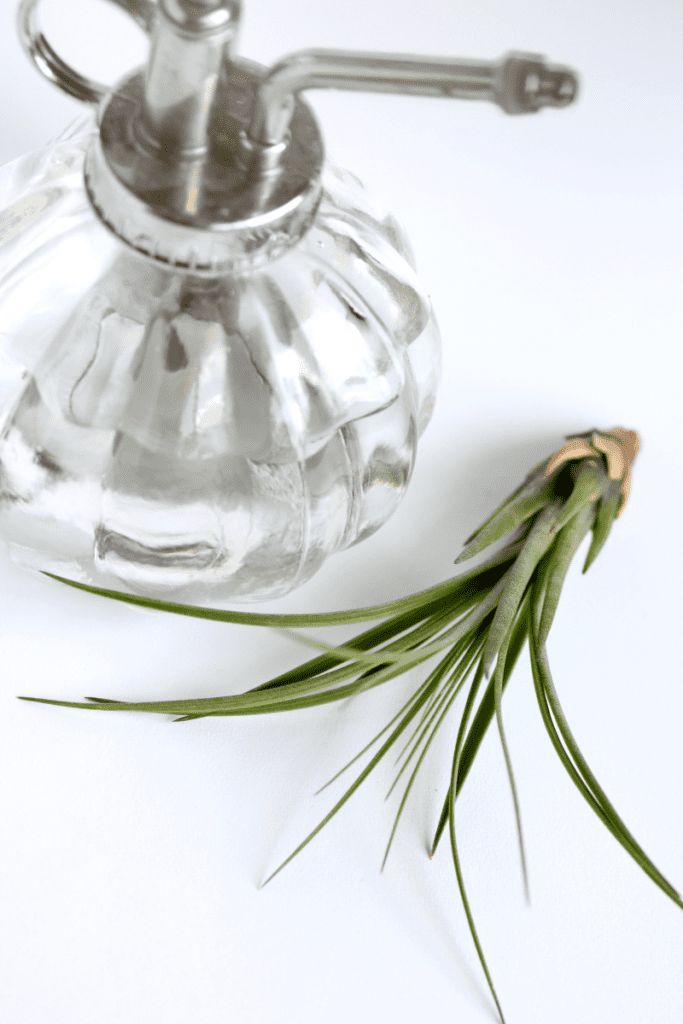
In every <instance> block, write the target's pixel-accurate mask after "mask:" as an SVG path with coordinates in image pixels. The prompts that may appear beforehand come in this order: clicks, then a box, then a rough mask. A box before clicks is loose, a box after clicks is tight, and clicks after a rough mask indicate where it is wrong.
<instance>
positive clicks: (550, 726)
mask: <svg viewBox="0 0 683 1024" xmlns="http://www.w3.org/2000/svg"><path fill="white" fill-rule="evenodd" d="M639 447H640V442H639V438H638V435H637V434H636V433H635V431H632V430H624V429H623V428H621V427H615V428H614V429H613V430H607V431H599V430H591V431H588V432H587V433H585V434H579V435H576V436H573V437H570V438H568V439H567V443H566V444H565V445H563V447H562V448H560V450H559V451H557V452H555V454H554V455H552V456H551V457H550V458H548V459H547V460H545V461H544V462H542V463H541V464H540V465H538V466H536V467H535V469H533V470H532V471H531V473H530V474H529V475H528V476H527V478H526V479H525V480H524V482H523V483H522V485H521V486H520V487H519V488H518V489H517V490H516V491H515V492H514V493H513V494H511V495H510V497H509V498H508V499H507V500H506V501H505V502H503V504H502V505H501V506H500V507H499V508H498V509H497V510H496V511H495V512H494V513H493V515H492V516H490V518H489V519H487V520H486V522H485V523H483V524H482V525H481V526H480V527H479V529H478V530H476V531H475V532H474V533H473V534H472V536H471V537H469V538H468V540H467V541H466V544H465V548H464V550H463V552H462V554H461V555H460V556H459V558H457V559H456V563H461V562H464V561H466V560H467V559H469V558H472V557H474V556H475V555H479V554H480V553H481V552H484V551H485V549H487V548H489V547H490V546H491V545H494V544H497V542H499V541H504V543H503V546H502V547H499V548H498V549H497V550H495V552H494V553H493V554H491V555H490V557H488V558H487V559H486V560H485V561H482V562H481V563H480V564H478V565H477V566H476V568H474V569H471V570H470V571H469V572H465V573H463V574H460V575H458V576H456V577H454V578H452V579H449V580H447V581H446V582H444V583H440V584H438V585H437V586H434V587H431V588H430V589H429V590H424V591H421V592H420V593H417V594H412V595H410V596H409V597H404V598H402V599H400V600H398V601H393V602H391V603H389V604H384V605H376V606H374V607H369V608H362V609H357V610H355V611H342V612H333V613H326V614H318V615H268V614H259V613H244V612H227V611H220V610H216V609H210V608H196V607H193V606H189V605H180V604H171V603H167V602H163V601H155V600H150V599H147V598H141V597H134V596H131V595H128V594H121V593H117V592H114V591H108V590H102V589H99V588H96V587H89V586H85V585H83V584H78V583H73V582H72V583H71V586H75V587H78V588H79V589H81V590H88V591H91V592H92V593H95V594H101V595H104V596H107V597H110V598H114V599H115V600H117V601H124V602H127V603H129V604H136V605H142V606H143V607H146V608H156V609H160V610H163V611H167V612H173V613H175V614H179V615H189V616H196V617H200V618H205V619H213V620H217V621H221V622H232V623H240V624H252V625H261V626H276V627H279V628H281V629H287V630H288V631H291V629H292V628H293V627H311V626H315V627H318V626H329V625H340V624H345V623H354V622H363V621H373V620H379V621H378V624H377V625H374V626H372V628H370V629H368V630H366V631H365V632H363V633H360V634H359V635H358V636H356V637H354V638H353V639H352V640H350V641H348V642H346V643H344V644H340V645H337V646H334V647H332V646H329V645H327V644H325V643H321V642H318V641H316V640H312V639H311V638H310V637H299V639H302V640H304V641H305V642H306V643H308V644H313V645H314V646H316V647H320V648H322V649H323V650H324V653H322V654H319V655H318V656H317V657H315V658H313V659H312V660H311V661H308V662H306V663H305V664H303V665H300V666H299V667H298V668H295V669H292V670H291V671H288V672H285V673H283V674H282V675H279V676H277V677H276V678H274V679H271V680H270V681H269V682H267V683H264V684H262V685H261V686H258V687H256V688H254V689H252V690H249V691H248V692H246V693H243V694H239V695H236V696H230V697H209V698H205V699H199V700H172V701H153V702H142V703H129V702H125V701H112V700H105V699H102V698H96V697H89V698H87V703H74V702H69V701H57V700H42V701H41V702H42V703H47V704H60V705H64V706H67V707H78V708H89V709H90V710H99V711H147V712H157V713H161V714H174V715H179V716H181V717H180V719H178V720H182V721H187V720H188V719H195V718H201V717H206V716H218V715H253V714H263V713H265V712H271V711H288V710H291V709H294V708H304V707H310V706H313V705H316V704H324V703H327V702H330V701H336V700H342V699H344V698H346V697H350V696H354V695H356V694H359V693H362V692H363V691H365V690H369V689H371V688H372V687H375V686H379V685H381V684H383V683H386V682H388V681H389V680H390V679H394V678H396V677H397V676H400V675H402V674H403V673H405V672H406V671H407V670H408V669H411V668H414V667H415V666H417V665H420V664H421V663H422V662H426V661H428V660H429V659H432V658H434V657H435V656H437V655H441V656H442V657H441V659H440V660H439V661H438V663H437V664H436V667H435V668H433V669H432V671H431V672H430V674H429V675H428V677H427V678H426V679H425V680H424V681H423V682H422V683H420V684H419V685H417V687H416V689H415V692H414V693H413V695H412V696H411V697H410V699H409V700H408V701H407V702H406V704H405V705H404V706H403V707H402V708H401V709H400V711H399V712H398V713H397V714H396V715H395V716H394V718H392V720H391V721H390V722H389V723H388V724H387V726H386V727H385V728H384V729H383V730H382V731H381V732H380V733H379V734H378V735H377V736H376V737H375V738H374V739H373V740H372V741H371V742H370V743H369V744H368V745H367V746H366V747H365V748H364V749H363V750H362V751H361V753H360V754H359V755H358V756H357V757H356V758H354V759H353V761H351V762H350V764H349V765H347V766H346V768H349V767H350V765H351V764H353V763H354V762H355V761H357V760H358V759H359V758H360V757H361V756H362V755H363V754H366V753H368V752H369V751H371V750H372V749H373V747H375V746H376V745H378V744H379V747H378V749H377V750H376V752H375V753H374V754H373V755H372V756H369V760H368V763H367V764H366V766H365V767H364V768H363V770H362V771H361V772H360V773H359V774H358V776H357V777H356V779H355V780H354V782H353V783H352V785H350V786H349V788H348V789H347V790H346V792H345V793H344V795H343V796H342V797H341V799H340V800H338V801H337V803H336V804H335V805H334V807H333V808H332V810H331V811H330V812H329V814H327V816H326V817H325V818H324V819H323V820H322V821H321V822H320V824H319V825H318V827H317V828H316V829H315V830H314V831H313V832H311V834H310V835H309V836H308V837H307V838H306V839H304V841H303V842H302V843H301V844H300V845H299V846H298V847H297V849H296V850H294V852H293V853H292V854H291V855H290V856H289V857H288V858H287V859H286V860H285V861H284V862H283V863H282V864H281V865H280V867H279V868H277V870H276V871H275V872H274V873H273V874H272V875H271V876H270V878H272V877H274V875H275V874H277V873H278V872H279V871H280V870H282V868H283V867H284V866H285V864H287V863H288V862H289V861H290V860H291V859H292V858H293V857H294V856H296V854H298V853H299V852H300V851H301V850H302V849H303V848H304V847H305V846H306V845H307V844H308V843H309V842H310V841H311V839H313V837H314V836H315V835H316V834H317V833H318V832H319V831H320V829H321V828H323V826H324V825H325V824H327V822H328V821H330V819H331V818H332V817H333V816H334V815H335V814H336V813H337V811H339V810H340V808H341V807H342V806H343V805H344V804H345V803H346V801H347V800H348V799H349V797H350V796H351V795H352V794H353V793H354V792H355V790H356V789H358V787H359V786H360V785H361V783H362V782H363V781H364V780H365V779H366V778H367V777H368V775H369V774H370V772H371V771H372V770H373V769H374V768H375V767H376V766H377V765H378V764H379V762H380V761H381V760H382V758H383V757H384V756H385V755H386V754H387V752H388V751H389V750H390V749H391V748H392V747H393V746H394V744H396V743H397V742H398V741H399V740H400V739H402V740H403V742H404V746H403V749H402V752H401V754H400V756H399V761H402V765H401V768H400V770H399V772H398V776H397V779H396V781H395V783H394V785H396V783H397V782H398V781H399V779H401V778H404V780H405V787H404V792H403V796H402V798H401V801H400V804H399V808H398V812H397V814H396V819H395V822H394V826H393V829H392V831H391V835H390V837H389V841H388V844H387V851H386V853H387V854H388V852H389V849H390V847H391V844H392V841H393V839H394V835H395V833H396V828H397V825H398V822H399V820H400V817H401V814H402V812H403V809H404V807H405V805H406V800H407V798H408V795H409V793H410V791H411V788H412V786H413V783H414V781H415V778H416V775H417V773H418V771H419V769H420V766H421V764H422V762H423V760H424V758H425V755H426V753H427V751H428V749H429V747H430V745H431V743H432V741H433V739H434V737H435V735H436V733H437V732H438V730H439V729H440V728H441V727H442V725H443V723H444V721H445V719H446V716H447V715H448V713H449V711H450V710H451V708H452V707H453V704H454V701H455V699H456V697H457V696H458V694H459V693H460V691H461V690H463V688H465V687H466V684H467V682H468V680H469V685H468V688H467V695H466V698H465V704H464V709H463V711H462V714H461V717H460V723H459V727H458V730H457V737H456V741H455V749H454V751H453V760H452V764H451V769H450V775H449V781H448V791H447V793H446V798H445V801H444V804H443V809H442V811H441V815H440V817H439V821H438V825H437V827H436V832H435V835H434V841H433V843H432V851H431V852H432V856H433V855H434V852H435V851H436V848H437V845H438V843H439V840H440V839H441V837H442V835H443V833H444V832H445V831H446V829H447V830H448V834H449V837H450V846H451V852H452V857H453V864H454V866H455V872H456V876H457V881H458V886H459V889H460V894H461V897H462V901H463V905H464V909H465V913H466V915H467V920H468V923H469V927H470V931H471V934H472V938H473V940H474V944H475V946H476V949H477V953H478V956H479V959H480V962H481V965H482V968H483V970H484V973H485V975H486V979H487V982H488V985H489V988H490V990H491V993H492V995H493V998H494V1000H495V1003H496V1006H497V1008H498V1011H499V1013H500V1015H501V1019H503V1014H502V1010H501V1007H500V1003H499V1001H498V997H497V995H496V991H495V988H494V985H493V981H492V979H491V975H490V973H489V970H488V967H487V964H486V960H485V958H484V954H483V950H482V947H481V944H480V942H479V937H478V935H477V931H476V928H475V925H474V920H473V917H472V913H471V910H470V906H469V902H468V899H467V895H466V892H465V885H464V881H463V876H462V871H461V867H460V860H459V855H458V845H457V842H456V830H455V802H456V798H457V796H458V794H459V792H460V791H461V789H462V786H463V784H464V782H465V779H466V778H467V775H468V772H469V770H470V768H471V767H472V763H473V761H474V759H475V757H476V754H477V751H478V750H479V746H480V744H481V741H482V739H483V737H484V734H485V732H486V730H487V728H488V726H489V725H490V723H491V722H492V720H493V718H494V716H495V718H496V722H497V726H498V731H499V734H500V739H501V743H502V747H503V752H504V755H505V761H506V765H507V771H508V775H509V779H510V784H511V789H512V796H513V801H514V806H515V814H516V818H517V830H518V836H519V841H520V852H521V857H522V869H523V874H524V879H525V886H526V868H525V861H524V848H523V843H522V835H521V828H520V819H519V809H518V805H517V796H516V790H515V785H514V778H513V774H512V767H511V764H510V758H509V754H508V748H507V743H506V739H505V732H504V729H503V720H502V715H501V700H502V695H503V691H504V690H505V687H506V686H507V684H508V681H509V679H510V676H511V674H512V671H513V668H514V666H515V663H516V661H517V658H518V657H519V654H520V652H521V650H522V648H523V647H524V644H525V643H526V642H528V645H529V654H530V659H531V669H532V674H533V681H534V687H535V691H536V697H537V699H538V705H539V708H540V711H541V716H542V719H543V723H544V725H545V728H546V730H547V732H548V735H549V737H550V739H551V742H552V744H553V746H554V748H555V750H556V751H557V754H558V756H559V758H560V760H561V761H562V764H563V765H564V767H565V768H566V770H567V772H568V774H569V776H570V778H571V779H572V781H573V782H574V783H575V785H576V786H577V788H578V789H579V791H580V793H581V794H582V796H583V797H584V798H585V799H586V801H587V802H588V804H589V806H590V807H591V808H592V809H593V811H594V812H595V813H596V814H597V816H598V817H599V818H600V820H601V821H602V822H603V823H604V825H606V827H607V828H608V829H609V830H610V832H611V833H612V835H613V836H614V837H615V839H617V840H618V841H619V842H620V843H621V845H622V846H623V847H624V849H625V850H627V852H628V853H629V854H630V855H631V856H632V857H633V858H634V860H635V861H636V863H638V864H639V865H640V867H641V868H642V869H643V870H644V871H645V872H646V874H648V875H649V876H650V878H652V880H653V881H654V882H655V883H656V884H657V885H658V886H659V887H660V888H661V889H663V891H664V892H665V893H666V894H667V895H668V896H669V897H670V898H671V899H672V900H673V901H674V902H675V903H676V904H678V906H680V907H681V908H683V902H682V901H681V897H680V895H679V894H678V893H677V892H676V890H675V889H674V888H673V887H672V886H671V885H670V884H669V882H668V881H667V880H666V879H665V878H664V877H663V875H662V874H661V873H660V872H659V870H658V869H657V868H656V867H655V865H654V864H653V863H652V861H651V860H650V859H649V858H648V857H647V855H646V854H645V853H644V851H643V850H642V848H641V847H640V846H639V845H638V843H637V842H636V840H635V839H634V838H633V836H632V835H631V833H630V832H629V831H628V829H627V828H626V826H625V824H624V823H623V821H622V820H621V818H620V817H619V815H618V814H617V812H616V811H615V809H614V807H613V806H612V804H611V803H610V801H609V800H608V799H607V796H606V795H605V793H604V792H603V790H602V788H601V787H600V785H599V783H598V781H597V779H596V778H595V776H594V775H593V773H592V771H591V770H590V768H589V766H588V764H587V763H586V761H585V759H584V757H583V756H582V754H581V751H580V750H579V748H578V746H577V743H576V741H575V739H574V737H573V735H572V733H571V731H570V729H569V726H568V724H567V721H566V719H565V716H564V714H563V712H562V707H561V705H560V702H559V700H558V696H557V692H556V690H555V686H554V684H553V679H552V676H551V673H550V666H549V664H548V656H547V653H546V641H547V638H548V633H549V631H550V627H551V625H552V622H553V618H554V616H555V612H556V610H557V606H558V602H559V598H560V594H561V591H562V585H563V583H564V580H565V576H566V573H567V570H568V568H569V565H570V563H571V561H572V559H573V557H574V555H575V554H576V551H577V549H578V547H579V545H580V544H581V542H582V540H583V539H584V537H586V535H587V534H588V533H589V531H592V540H591V543H590V546H589V548H588V554H587V556H586V561H585V564H584V567H583V571H584V572H585V571H586V570H587V569H588V567H589V566H590V565H591V564H592V562H593V561H594V559H595V558H596V556H597V554H598V552H599V551H600V549H601V548H602V546H603V544H604V543H605V541H606V539H607V536H608V534H609V531H610V528H611V526H612V523H613V521H614V520H615V519H616V518H618V517H619V516H620V515H621V513H622V512H623V509H624V506H625V504H626V501H627V499H628V495H629V490H630V480H631V465H632V463H633V460H634V459H635V456H636V454H637V452H638V450H639ZM56 578H57V579H59V578H60V577H56ZM63 582H66V583H69V582H70V581H68V580H63ZM294 635H296V636H298V634H294ZM483 683H485V687H484V690H483V695H481V696H480V690H481V687H482V684H483ZM478 697H479V700H478V701H477V698H478ZM24 699H29V700H35V699H37V698H24ZM346 768H344V769H342V771H345V770H346ZM409 769H410V771H409ZM340 774H341V772H339V773H338V775H340ZM338 775H336V776H335V777H334V778H335V779H336V778H338ZM330 781H334V780H330ZM328 784H329V783H328ZM392 789H393V786H392ZM385 861H386V854H385ZM268 880H269V879H268Z"/></svg>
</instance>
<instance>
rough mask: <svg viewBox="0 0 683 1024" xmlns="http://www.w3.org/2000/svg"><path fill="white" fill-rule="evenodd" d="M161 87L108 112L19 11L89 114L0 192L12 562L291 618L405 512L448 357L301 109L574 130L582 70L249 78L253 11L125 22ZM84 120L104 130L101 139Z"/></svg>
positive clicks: (11, 170) (382, 59) (4, 467)
mask: <svg viewBox="0 0 683 1024" xmlns="http://www.w3.org/2000/svg"><path fill="white" fill-rule="evenodd" d="M115 2H116V3H118V5H119V6H120V7H122V8H124V9H125V10H126V11H128V12H129V13H130V14H131V15H132V16H133V17H134V18H135V19H136V20H137V21H138V22H139V23H140V24H141V25H142V26H143V27H144V29H145V30H146V31H147V32H148V33H149V35H150V37H151V47H150V56H149V61H148V64H147V66H146V67H143V68H141V69H138V70H136V71H134V72H133V73H131V74H129V75H128V76H127V77H126V78H124V79H123V81H121V82H120V83H119V84H118V85H117V86H116V87H115V88H114V89H111V90H109V89H105V88H104V87H102V86H100V85H98V84H97V83H94V82H90V81H88V80H87V79H85V78H83V77H82V76H81V75H79V74H78V73H77V72H76V71H74V70H73V69H71V68H70V67H68V66H67V65H66V64H65V63H64V62H63V61H62V60H61V58H59V57H58V55H57V54H56V53H55V52H54V50H53V49H52V48H51V46H50V45H49V43H48V42H47V40H46V39H45V37H44V36H43V34H42V32H41V30H40V27H39V24H38V20H37V5H38V0H24V2H23V3H22V4H21V5H20V8H19V31H20V35H21V38H22V42H23V44H24V46H25V48H26V50H27V52H28V53H29V55H30V56H31V57H32V59H33V60H34V62H35V64H36V65H37V67H38V68H39V70H40V71H41V72H42V73H43V74H44V75H45V76H46V77H48V78H49V79H50V80H52V81H53V82H54V83H55V84H56V85H58V86H60V88H62V89H64V90H66V91H67V92H68V93H70V94H71V95H72V96H75V97H77V98H78V99H81V100H83V101H84V102H86V103H88V104H90V106H91V112H90V114H89V115H88V116H87V117H85V118H83V119H82V120H81V121H80V122H78V123H77V124H76V125H75V126H74V127H73V128H72V129H71V131H70V132H69V133H66V134H65V135H63V136H62V137H60V138H59V139H57V141H56V142H55V143H53V144H52V145H51V146H49V147H48V148H46V149H45V150H42V151H40V152H38V153H34V154H31V155H29V156H27V157H24V158H21V159H19V160H18V161H15V162H14V163H13V164H10V165H8V166H7V167H6V168H5V169H4V171H2V172H0V242H1V247H0V536H1V537H2V539H3V540H4V541H5V543H6V544H7V545H8V547H9V550H10V552H11V554H12V556H13V557H14V558H15V559H17V560H19V561H20V562H23V563H24V564H28V565H30V566H33V567H37V568H40V569H45V570H49V571H53V572H56V573H59V574H60V575H63V576H68V577H70V578H72V579H76V580H81V581H83V582H88V583H91V584H96V585H100V586H105V587H109V588H114V589H124V590H130V591H133V592H136V593H140V594H147V595H150V596H156V597H159V596H162V597H163V596H168V597H169V598H170V599H175V600H178V599H182V600H193V601H200V602H202V601H212V600H231V601H254V600H265V599H269V598H275V597H279V596H281V595H283V594H286V593H287V592H288V591H289V590H291V589H292V588H293V587H296V586H298V585H299V584H301V583H303V582H304V581H306V580H307V579H309V578H310V577H311V576H312V575H313V573H314V572H316V570H317V569H318V568H319V567H320V565H321V564H322V562H323V561H324V559H325V558H326V557H327V556H328V555H329V554H331V553H332V552H334V551H337V550H339V549H341V548H345V547H347V546H348V545H350V544H353V543H355V542H356V541H359V540H362V539H363V538H364V537H367V536H369V535H370V534H371V533H373V532H374V531H375V530H376V529H377V528H378V527H379V526H381V525H382V523H384V522H385V520H386V519H387V518H388V517H389V516H390V515H391V513H392V512H393V511H394V509H395V508H396V507H397V505H398V504H399V502H400V500H401V497H402V496H403V494H404V492H405V489H406V487H407V484H408V482H409V479H410V475H411V471H412V467H413V463H414V459H415V451H416V445H417V439H418V437H419V435H420V434H421V432H422V431H423V430H424V428H425V426H426V424H427V422H428V420H429V417H430V414H431V410H432V405H433V402H434V395H435V390H436V386H437V379H438V374H439V352H440V349H439V337H438V332H437V328H436V326H435V322H434V319H433V317H432V312H431V308H430V304H429V300H428V298H427V296H426V294H425V292H424V290H423V289H422V287H421V286H420V284H419V283H418V281H417V279H416V277H415V272H414V269H413V261H412V257H411V252H410V246H409V244H408V241H407V239H406V237H405V235H404V233H403V231H402V229H401V227H400V226H399V224H398V223H397V222H396V221H395V220H394V218H393V217H391V216H390V215H388V214H387V213H386V212H385V211H384V210H383V209H382V208H381V206H378V205H376V204H375V203H374V202H373V200H372V199H371V198H369V197H368V196H367V195H366V193H365V191H364V189H363V188H362V186H361V185H360V183H359V182H358V180H357V179H356V178H355V177H353V175H351V174H349V173H347V172H345V171H342V170H339V169H337V168H335V167H333V166H331V165H330V164H329V163H326V162H325V159H324V152H323V144H322V140H321V136H320V131H319V128H318V125H317V123H316V121H315V118H314V117H313V114H312V112H311V110H310V108H309V106H308V105H307V104H306V103H305V102H304V101H303V100H302V99H301V98H300V94H301V91H302V90H304V89H307V88H339V89H356V90H363V89H365V90H375V91H384V92H401V93H410V94H413V95H427V96H433V95H443V96H451V97H461V98H472V99H488V100H493V101H495V102H496V103H498V104H499V105H500V106H501V107H502V108H503V109H504V110H506V111H507V112H508V113H524V112H531V111H535V110H538V109H539V108H541V107H543V106H548V105H550V106H565V105H566V104H568V103H570V102H571V101H572V99H573V97H574V95H575V92H576V80H575V77H574V76H573V74H572V73H571V71H569V70H567V69H565V68H560V67H553V66H549V65H547V64H546V63H545V61H544V60H543V59H542V58H540V57H536V56H534V55H527V54H511V55H508V56H507V57H506V58H504V59H503V60H501V61H500V62H498V63H486V62H483V61H481V62H477V61H467V62H464V61H459V60H450V59H443V58H439V59H436V58H424V57H412V56H410V57H406V56H393V55H391V54H361V53H351V52H336V51H333V50H308V51H304V52H301V53H295V54H293V55H291V56H289V57H286V58H285V59H284V60H282V61H280V62H279V63H278V64H276V65H275V66H274V67H273V68H271V69H270V70H268V69H265V68H263V67H261V66H259V65H257V64H254V63H252V62H249V61H245V60H243V59H242V58H240V57H237V56H236V55H235V53H234V49H235V47H234V44H235V37H236V34H237V29H238V20H239V3H238V0H157V2H154V0H115ZM95 111H96V115H95Z"/></svg>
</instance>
